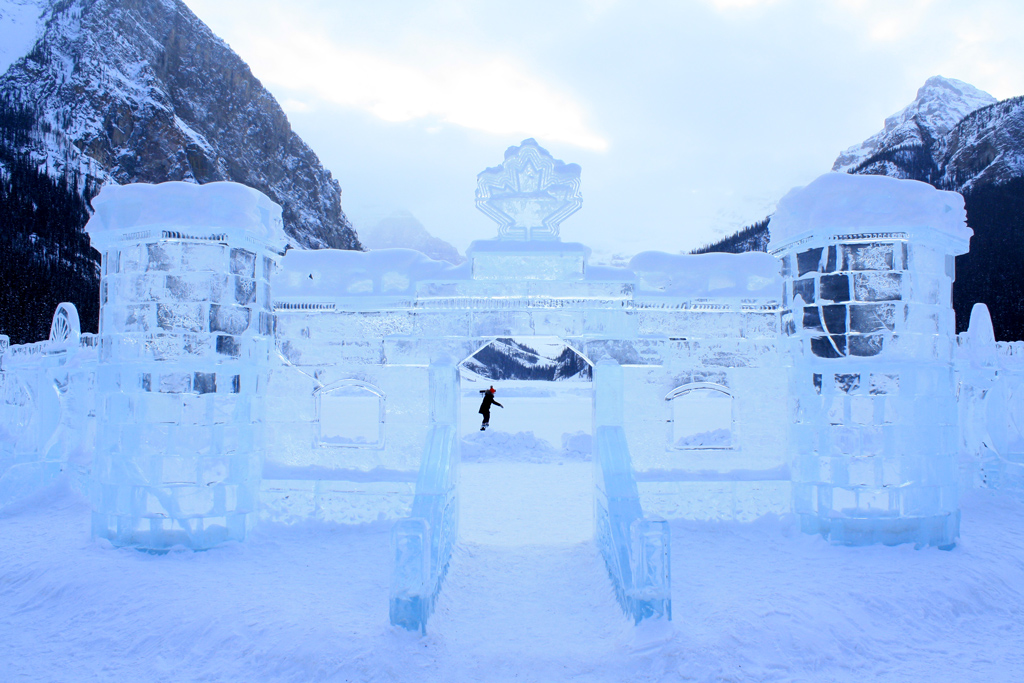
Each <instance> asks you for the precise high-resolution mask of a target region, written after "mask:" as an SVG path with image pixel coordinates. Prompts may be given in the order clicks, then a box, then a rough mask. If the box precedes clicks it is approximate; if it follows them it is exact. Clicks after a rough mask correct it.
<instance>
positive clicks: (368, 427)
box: [316, 380, 385, 448]
mask: <svg viewBox="0 0 1024 683" xmlns="http://www.w3.org/2000/svg"><path fill="white" fill-rule="evenodd" d="M384 409H385V397H384V392H382V391H381V390H380V389H378V388H377V387H375V386H373V385H372V384H367V383H365V382H360V381H357V380H342V381H341V382H338V383H335V384H333V385H330V386H327V387H324V388H322V389H319V390H317V392H316V417H317V427H318V430H317V433H318V437H317V442H318V445H320V446H342V447H345V446H348V447H359V446H363V447H366V446H371V447H378V448H379V447H382V446H383V445H384V414H385V412H384Z"/></svg>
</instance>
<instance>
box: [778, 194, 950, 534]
mask: <svg viewBox="0 0 1024 683" xmlns="http://www.w3.org/2000/svg"><path fill="white" fill-rule="evenodd" d="M831 175H832V176H835V177H834V178H823V179H819V180H818V181H815V183H814V184H812V185H811V186H809V187H808V188H804V189H803V190H801V191H796V192H794V193H792V194H791V195H790V196H788V197H787V198H786V199H785V200H783V202H782V203H780V211H779V213H778V214H777V216H778V217H779V225H778V228H779V229H778V231H777V232H776V221H775V219H773V221H772V224H771V225H770V227H769V230H771V231H772V241H773V244H772V247H773V253H775V254H776V255H778V256H779V257H780V258H781V259H782V270H783V279H784V283H785V284H784V286H785V293H784V299H785V301H786V303H787V304H788V307H789V309H790V310H789V313H788V314H787V321H786V326H787V331H788V334H789V337H790V344H791V346H790V348H791V350H792V359H793V364H792V371H791V379H790V381H791V388H790V396H791V397H792V400H793V405H792V410H793V420H794V423H793V427H792V439H791V445H792V447H793V449H794V453H793V456H794V469H793V495H794V499H793V507H794V511H795V512H796V513H797V514H798V515H799V517H800V520H801V524H802V527H803V529H804V531H806V532H808V533H821V534H822V535H824V536H825V537H827V538H829V539H831V540H832V541H833V542H834V543H839V544H845V545H863V544H870V543H886V544H896V543H907V542H912V543H916V544H918V545H935V546H939V547H951V546H952V545H953V544H954V543H955V542H956V540H957V538H958V536H959V528H960V511H959V492H958V471H957V438H958V434H957V406H956V388H955V382H954V372H953V350H954V318H953V309H952V304H951V292H952V283H953V263H954V256H955V255H957V254H961V253H964V252H965V251H966V249H967V241H968V239H969V235H970V231H969V230H968V229H967V228H966V226H965V225H964V223H963V221H964V213H963V199H962V198H961V197H960V196H959V195H955V194H954V193H949V192H939V191H937V190H934V189H932V188H930V187H928V186H926V185H924V184H923V183H913V182H912V181H898V180H893V179H890V178H871V179H867V178H859V177H843V174H831ZM794 224H796V225H799V226H800V227H802V228H804V229H807V228H810V230H809V231H806V232H802V233H801V232H800V231H796V230H793V229H792V228H793V226H794ZM787 233H788V234H787ZM793 233H796V234H793ZM780 242H781V243H782V246H781V247H779V248H775V247H776V246H777V245H778V244H779V243H780Z"/></svg>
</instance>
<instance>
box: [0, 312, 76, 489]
mask: <svg viewBox="0 0 1024 683" xmlns="http://www.w3.org/2000/svg"><path fill="white" fill-rule="evenodd" d="M95 366H96V337H95V335H91V334H82V333H81V325H80V323H79V319H78V311H77V310H76V309H75V306H74V305H73V304H70V303H62V304H60V305H59V306H57V309H56V311H55V312H54V316H53V321H52V323H51V325H50V335H49V338H48V339H47V340H46V341H42V342H36V343H34V344H23V345H16V346H10V345H9V343H8V340H7V338H6V337H2V338H0V391H2V402H0V507H2V506H4V505H6V504H8V503H12V502H15V501H17V500H20V499H23V498H25V497H26V496H29V495H31V494H33V493H35V492H36V491H38V490H39V489H41V488H43V487H44V486H46V485H48V484H50V483H52V482H53V481H54V480H56V479H57V477H58V476H60V475H61V474H62V473H65V472H66V473H68V475H69V477H70V479H71V483H72V485H73V486H74V487H75V488H76V489H77V490H79V491H82V492H83V493H84V492H87V490H88V478H89V465H90V461H91V459H92V452H93V448H94V446H95V394H94V390H95V370H96V367H95Z"/></svg>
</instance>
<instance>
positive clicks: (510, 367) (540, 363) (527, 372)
mask: <svg viewBox="0 0 1024 683" xmlns="http://www.w3.org/2000/svg"><path fill="white" fill-rule="evenodd" d="M531 344H533V345H532V346H528V345H527V344H524V343H523V342H520V341H517V340H515V339H510V338H504V339H495V340H494V341H493V342H491V343H490V344H488V345H487V346H485V347H483V348H482V349H480V350H479V351H477V352H476V353H474V354H473V356H472V357H471V358H469V359H468V360H466V361H465V362H464V363H462V368H463V372H464V373H467V374H472V375H477V376H479V377H482V378H484V379H489V380H492V381H498V380H524V379H529V380H543V381H547V382H551V381H561V380H577V381H579V380H583V381H589V380H590V378H591V368H590V364H589V363H587V361H586V360H584V359H583V357H582V356H580V355H579V354H578V353H576V352H575V351H573V350H572V349H571V348H569V347H568V346H566V345H565V344H563V343H561V342H559V341H557V340H552V341H551V342H550V343H544V342H543V340H531Z"/></svg>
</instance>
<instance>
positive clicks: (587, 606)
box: [427, 462, 628, 680]
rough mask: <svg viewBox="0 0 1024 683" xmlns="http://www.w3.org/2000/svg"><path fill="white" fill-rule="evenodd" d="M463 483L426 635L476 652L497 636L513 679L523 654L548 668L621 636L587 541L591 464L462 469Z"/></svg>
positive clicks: (596, 555)
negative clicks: (457, 521) (452, 547)
mask: <svg viewBox="0 0 1024 683" xmlns="http://www.w3.org/2000/svg"><path fill="white" fill-rule="evenodd" d="M460 478H461V487H460V492H461V501H460V503H461V528H460V541H459V545H458V546H457V547H456V551H455V554H454V556H453V558H452V564H451V569H450V573H449V575H448V578H447V580H446V581H445V586H444V588H443V590H442V591H441V598H440V599H439V602H438V606H437V613H436V614H435V615H434V617H433V618H432V619H431V621H430V623H428V625H427V630H428V633H429V632H432V631H437V632H438V633H444V634H446V635H447V636H450V637H455V638H457V639H458V640H460V641H462V642H467V643H470V642H472V643H474V645H473V646H472V647H474V648H475V647H482V646H484V645H485V644H486V643H487V642H488V641H490V640H492V639H493V638H494V637H495V634H498V633H501V634H502V636H501V639H502V641H503V642H504V644H505V655H504V656H503V657H502V660H501V663H500V666H501V667H503V668H505V667H507V672H508V678H509V680H511V679H512V678H514V671H515V670H516V667H517V666H518V665H517V662H518V661H519V660H520V659H521V658H522V657H523V656H527V653H534V654H533V655H532V656H540V657H542V658H544V659H546V660H548V664H549V665H554V664H556V663H557V662H558V661H561V660H562V659H563V658H566V657H569V658H579V657H581V656H583V657H585V656H586V654H587V652H589V651H590V648H591V647H592V645H590V644H589V643H594V642H607V641H608V639H609V638H614V636H615V635H616V634H618V633H621V632H622V631H623V630H624V629H625V628H627V626H628V622H627V619H626V617H625V616H624V615H623V613H622V610H621V609H620V608H619V605H618V603H617V602H616V601H615V594H614V592H613V590H612V585H611V582H610V580H609V578H608V572H607V570H606V569H605V566H604V560H603V559H602V558H601V554H600V552H599V551H598V549H597V546H596V545H595V544H594V542H593V540H592V539H593V535H594V531H593V528H594V521H593V488H594V476H593V464H592V463H590V462H572V463H562V464H555V463H544V464H538V463H507V462H488V463H468V464H465V465H463V467H462V471H461V477H460ZM567 633H571V634H574V639H575V638H579V641H578V644H572V643H567V642H566V639H565V634H567ZM579 644H585V645H583V647H582V649H580V648H579ZM574 650H576V651H574ZM495 674H497V672H495Z"/></svg>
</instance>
